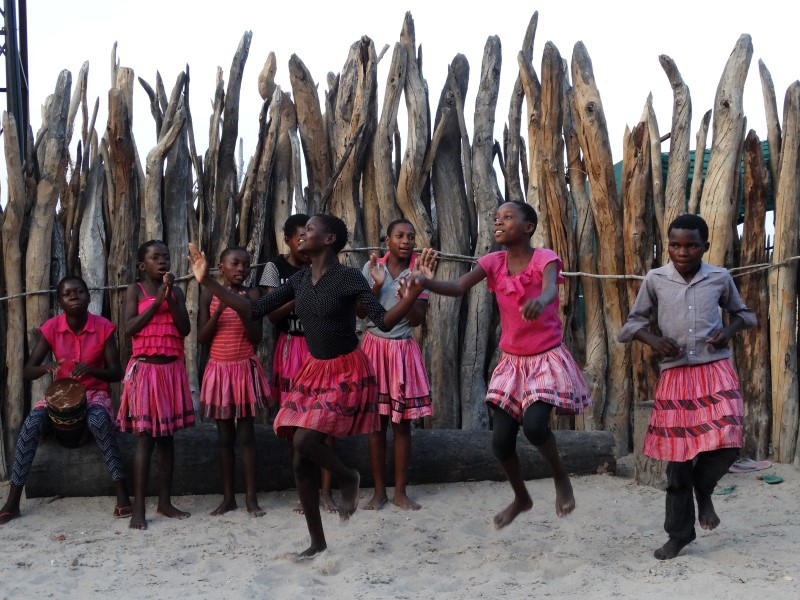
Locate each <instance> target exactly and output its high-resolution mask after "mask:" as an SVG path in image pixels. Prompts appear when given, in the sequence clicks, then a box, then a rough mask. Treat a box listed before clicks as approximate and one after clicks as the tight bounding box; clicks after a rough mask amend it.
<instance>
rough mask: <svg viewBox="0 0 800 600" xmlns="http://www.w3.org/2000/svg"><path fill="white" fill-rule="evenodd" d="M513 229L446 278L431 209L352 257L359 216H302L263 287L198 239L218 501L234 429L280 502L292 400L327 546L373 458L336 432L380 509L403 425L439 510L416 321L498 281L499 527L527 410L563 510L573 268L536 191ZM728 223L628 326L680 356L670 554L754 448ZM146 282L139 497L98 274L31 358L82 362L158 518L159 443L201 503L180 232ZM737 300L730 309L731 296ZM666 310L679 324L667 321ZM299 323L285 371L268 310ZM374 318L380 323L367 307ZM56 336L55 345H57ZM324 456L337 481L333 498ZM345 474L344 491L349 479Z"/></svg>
mask: <svg viewBox="0 0 800 600" xmlns="http://www.w3.org/2000/svg"><path fill="white" fill-rule="evenodd" d="M493 227H494V237H495V241H496V242H497V243H498V245H501V246H504V247H505V250H502V251H498V252H493V253H490V254H488V255H486V256H484V257H482V258H480V259H479V260H478V262H477V265H476V266H475V267H474V268H473V269H472V270H471V271H470V272H468V273H466V274H465V275H463V276H462V277H461V278H459V279H458V280H454V281H442V280H438V279H435V278H434V272H435V269H436V262H437V254H436V252H434V251H432V250H430V249H426V250H423V251H422V252H421V253H420V254H419V255H417V254H416V253H415V252H414V246H415V231H414V227H413V225H412V224H411V223H410V222H409V221H407V220H405V219H399V220H397V221H394V222H393V223H391V224H390V225H389V226H388V227H387V230H386V244H387V247H388V251H387V253H386V254H385V255H384V256H382V257H378V256H377V255H372V256H371V257H370V260H369V262H368V263H367V264H365V265H364V268H363V270H362V271H359V270H358V269H353V268H349V267H346V266H344V265H342V264H340V263H339V261H338V258H337V255H338V254H339V252H340V251H341V250H342V249H343V248H344V246H345V245H346V243H347V239H348V233H347V228H346V226H345V225H344V223H343V222H342V221H341V220H340V219H338V218H336V217H334V216H331V215H327V214H318V215H314V216H313V217H310V218H309V217H306V216H305V215H294V216H292V217H290V219H289V220H288V221H287V222H286V225H285V228H284V236H285V238H284V239H285V241H286V243H287V246H288V248H289V251H288V253H287V254H286V255H284V256H279V257H277V258H276V259H274V260H273V261H271V262H270V263H269V264H268V265H267V267H266V268H265V270H264V274H263V277H262V279H261V282H260V283H261V286H260V288H261V289H258V288H250V287H247V286H246V281H247V279H248V277H249V274H250V256H249V255H248V253H247V252H246V250H244V249H243V248H229V249H227V250H225V251H224V252H223V253H222V256H220V259H219V265H218V268H219V271H220V275H221V279H222V281H221V282H219V281H216V280H215V279H213V278H211V277H210V276H209V264H208V261H207V259H206V257H205V255H204V254H203V253H202V252H200V251H199V250H198V249H197V248H196V247H195V246H194V245H191V244H190V257H189V260H190V262H191V265H192V271H193V274H194V276H195V278H196V279H197V281H198V282H200V284H202V286H203V290H202V294H201V298H200V310H199V315H198V323H197V326H198V341H199V342H200V343H202V344H206V345H209V346H210V359H209V361H208V365H207V366H206V369H205V373H204V376H203V383H202V389H201V412H202V415H203V416H204V417H206V418H213V419H215V420H216V422H217V426H218V432H219V462H220V471H221V476H222V488H223V500H222V503H221V504H220V505H219V506H218V507H217V508H216V509H215V510H214V511H213V512H212V514H213V515H220V514H223V513H225V512H227V511H229V510H232V509H235V508H236V507H237V505H236V499H235V495H234V475H233V473H234V444H235V442H237V441H238V443H239V444H240V447H241V450H242V462H243V468H244V479H245V487H246V496H245V498H246V499H245V502H246V506H247V510H248V512H249V513H250V514H251V515H254V516H261V515H263V514H264V512H263V510H261V508H260V507H259V505H258V500H257V496H256V484H255V468H256V467H255V465H256V456H255V440H254V437H255V433H254V421H255V418H256V417H257V416H258V415H259V414H260V412H261V411H263V410H264V409H265V408H266V407H267V405H269V404H270V403H271V402H272V401H275V402H276V403H277V404H278V406H279V410H278V412H277V415H276V416H275V419H274V429H275V432H276V433H277V434H278V435H279V436H283V437H286V438H287V439H288V440H289V441H290V443H291V446H292V466H293V470H294V474H295V481H296V485H297V490H298V494H299V499H300V509H299V510H300V512H302V513H303V514H304V516H305V519H306V524H307V526H308V531H309V534H310V538H311V544H310V546H309V547H308V548H307V549H305V550H304V551H302V552H300V553H299V554H298V556H299V557H300V558H308V557H312V556H315V555H316V554H318V553H320V552H322V551H323V550H325V549H326V547H327V542H326V539H325V534H324V531H323V527H322V519H321V514H320V501H321V500H322V502H323V506H324V507H325V508H326V509H327V510H331V511H337V512H338V513H339V515H340V518H342V519H343V520H344V519H347V518H349V517H350V516H351V515H352V514H353V512H354V511H355V510H356V508H357V506H358V501H359V481H360V476H359V473H358V471H357V470H356V469H353V468H352V467H350V466H349V465H346V464H344V463H343V462H342V461H341V459H340V458H339V457H338V456H337V454H336V452H335V449H334V446H333V440H334V439H335V438H337V437H344V436H348V435H354V434H368V435H369V452H370V462H371V465H372V470H373V476H374V481H375V491H374V495H373V497H372V498H371V500H369V502H368V503H367V504H366V506H365V507H364V508H366V509H379V508H381V507H382V506H384V505H385V504H386V503H387V502H388V496H387V491H386V478H385V467H386V465H385V463H386V436H387V430H388V427H389V423H391V424H392V430H393V434H394V436H393V438H394V456H395V474H394V480H395V492H394V499H393V501H394V503H395V504H396V505H398V506H400V507H401V508H405V509H419V508H420V506H419V504H418V503H417V502H415V501H414V500H412V499H411V498H409V497H408V495H407V493H406V484H407V474H408V464H409V457H410V452H411V432H410V428H411V421H412V420H414V419H419V418H421V417H425V416H427V415H430V414H431V411H432V408H431V398H430V385H429V383H428V378H427V375H426V373H425V367H424V363H423V360H422V355H421V352H420V349H419V346H418V345H417V342H416V341H415V339H414V337H413V335H412V334H413V328H414V327H415V326H417V325H419V324H420V323H422V322H423V321H424V318H425V310H426V306H427V302H426V300H427V297H428V293H437V294H444V295H450V296H459V295H463V294H465V293H466V292H467V291H468V290H469V289H470V288H471V287H473V286H475V285H476V284H478V283H479V282H480V281H482V280H484V279H486V281H487V284H488V287H489V290H490V291H492V292H494V293H495V295H496V298H497V304H498V308H499V312H500V318H501V325H502V334H501V338H500V343H499V345H500V349H501V351H502V355H501V358H500V360H499V363H498V365H497V367H496V369H495V370H494V372H493V374H492V377H491V380H490V382H489V385H488V393H487V398H486V403H487V406H488V408H489V409H490V411H491V413H492V430H493V433H492V450H493V452H494V454H495V456H496V457H497V459H498V460H499V462H500V464H501V465H502V468H503V470H504V472H505V473H506V475H507V477H508V479H509V482H510V484H511V487H512V490H513V494H514V496H513V500H512V501H511V503H510V504H509V505H508V506H507V507H506V508H504V509H503V510H501V511H500V512H498V513H497V514H496V515H495V517H494V525H495V527H497V528H498V529H499V528H502V527H505V526H507V525H509V524H510V523H511V522H513V521H514V519H515V518H516V517H517V516H518V515H519V514H520V513H521V512H524V511H528V510H530V509H531V508H532V506H533V503H532V500H531V497H530V495H529V494H528V491H527V488H526V486H525V482H524V481H523V479H522V476H521V471H520V467H519V459H518V456H517V453H516V440H517V435H518V432H519V428H520V427H522V430H523V433H524V434H525V436H526V437H527V438H528V440H529V441H530V442H531V443H532V444H534V445H535V446H536V447H537V448H538V449H539V450H540V452H541V453H542V455H543V456H544V458H545V459H546V460H547V462H548V464H549V466H550V467H551V470H552V473H553V480H554V484H555V492H556V503H555V504H556V506H555V508H556V514H557V515H558V516H565V515H568V514H569V513H571V512H572V511H573V510H574V508H575V497H574V495H573V490H572V486H571V483H570V479H569V476H568V474H567V472H566V471H565V470H564V467H563V465H562V463H561V459H560V457H559V452H558V448H557V445H556V439H555V437H554V435H553V433H552V431H551V430H550V427H549V421H550V416H551V413H552V411H553V408H554V407H556V409H557V410H559V411H560V412H564V411H566V412H571V413H580V412H581V411H583V410H584V409H585V408H586V407H587V406H589V405H590V403H591V401H590V399H589V397H588V393H587V388H586V384H585V382H584V380H583V377H582V375H581V372H580V369H579V367H578V366H577V364H576V363H575V361H574V360H573V358H572V356H571V355H570V353H569V351H568V350H567V349H566V347H565V346H564V345H563V343H562V324H561V321H560V319H559V316H558V293H557V286H558V284H559V283H561V282H562V281H563V275H562V274H561V268H562V263H561V260H560V258H559V257H558V256H557V255H556V254H555V253H554V252H553V251H551V250H548V249H544V248H534V247H532V246H531V237H532V235H533V233H534V232H535V230H536V227H537V215H536V212H535V211H534V210H533V208H532V207H530V206H529V205H527V204H525V203H524V202H518V201H509V202H505V203H503V204H502V205H501V206H499V208H498V209H497V212H496V215H495V219H494V224H493ZM708 247H709V244H708V228H707V226H706V224H705V222H704V221H703V220H702V219H701V218H699V217H696V216H693V215H683V216H681V217H679V218H678V219H676V220H675V221H674V222H673V223H672V224H671V225H670V228H669V255H670V259H671V263H670V264H668V265H667V266H665V267H661V268H659V269H655V270H653V271H651V272H650V273H649V274H648V275H647V278H646V279H645V281H644V283H643V285H642V287H641V290H640V292H639V295H638V297H637V300H636V303H635V304H634V306H633V308H632V310H631V314H630V317H629V319H628V322H627V323H626V325H625V326H624V327H623V329H622V330H621V331H620V332H619V340H620V341H621V342H629V341H631V340H634V339H635V340H639V341H641V342H643V343H646V344H649V345H650V346H652V347H653V348H654V349H655V350H656V351H657V352H659V353H660V354H661V355H662V356H663V357H664V359H663V361H662V364H661V367H662V373H661V376H660V378H659V383H658V386H657V389H656V392H655V396H656V407H655V410H654V411H653V416H652V420H651V423H650V427H649V429H648V433H647V437H646V440H645V452H646V453H647V454H648V455H649V456H652V457H654V458H658V459H662V460H667V461H669V466H668V468H667V476H668V488H667V506H666V519H665V530H666V531H667V533H668V535H669V539H668V541H667V543H666V544H664V545H663V546H662V547H661V548H659V549H658V550H656V552H655V556H656V558H659V559H668V558H673V557H675V556H677V554H678V553H679V552H680V550H681V549H682V548H683V547H684V546H685V545H686V544H688V543H689V542H691V541H692V540H694V539H695V531H694V524H695V510H694V501H693V499H692V493H693V492H694V495H695V497H696V499H697V507H698V510H697V515H698V521H699V523H700V526H701V527H702V528H704V529H713V528H714V527H716V526H717V525H718V524H719V517H718V516H717V515H716V513H715V511H714V507H713V504H712V502H711V493H712V491H713V488H714V486H715V485H716V483H717V481H718V480H719V478H720V477H721V476H722V475H723V474H724V473H725V472H726V471H727V469H728V467H729V466H730V465H731V464H732V463H733V461H734V460H735V458H736V455H737V452H738V450H737V449H738V448H739V447H740V446H741V440H742V414H743V409H742V398H741V393H740V392H739V387H738V381H737V379H736V375H735V373H734V371H733V369H732V368H731V365H730V361H729V359H728V357H729V351H728V349H727V344H728V341H729V340H730V338H731V337H732V335H733V334H734V333H735V332H736V331H738V330H740V329H742V328H744V327H752V326H754V325H755V324H756V323H755V318H754V316H753V313H752V312H751V311H749V310H748V309H747V308H746V307H745V306H744V304H743V303H742V301H741V299H740V297H739V295H738V293H737V291H736V287H735V286H734V285H733V282H732V280H731V278H730V275H729V274H728V273H727V271H725V270H724V269H721V268H717V267H711V266H709V265H707V264H706V263H703V262H702V257H703V254H704V252H705V251H706V250H707V249H708ZM137 262H138V265H137V266H138V271H139V275H140V278H139V279H140V280H139V281H138V282H136V283H134V284H131V286H129V288H128V290H127V295H126V306H125V322H124V327H125V331H126V333H127V334H128V335H130V336H131V338H132V342H133V355H132V358H131V360H130V363H129V364H128V366H127V368H126V370H125V375H124V383H123V394H122V399H121V404H120V409H119V412H118V415H117V417H116V424H117V426H118V427H119V429H121V430H123V431H132V432H134V433H135V434H136V435H137V436H138V442H137V447H136V455H135V461H134V502H133V504H131V502H130V499H129V497H128V492H127V489H126V487H125V481H124V475H123V469H122V465H121V461H120V458H119V450H118V449H117V445H116V441H115V439H114V435H113V429H114V427H113V423H114V418H113V414H112V409H111V403H110V399H109V396H108V383H109V382H113V381H118V380H119V379H120V378H121V377H122V371H121V368H120V361H119V354H118V351H117V348H116V344H115V343H114V337H113V335H112V334H113V333H114V331H115V327H114V325H113V324H111V323H110V322H108V321H107V320H106V319H104V318H102V317H98V316H96V315H92V314H90V313H89V312H88V304H89V294H88V289H87V287H86V284H85V283H84V282H83V281H82V280H81V279H80V278H78V277H74V276H68V277H66V278H64V279H63V280H62V281H61V282H60V283H59V284H58V303H59V306H60V307H61V309H62V310H63V313H62V314H60V315H59V316H57V317H54V318H53V319H50V320H49V321H47V322H46V323H45V324H44V325H42V327H41V333H42V336H41V338H40V340H39V342H38V344H37V345H36V347H35V348H34V350H33V351H32V352H31V355H30V358H29V360H28V363H27V364H26V366H25V373H24V375H25V377H26V378H28V379H36V378H39V377H41V376H43V375H45V374H46V373H55V374H56V377H57V378H61V377H73V378H76V379H78V380H79V381H81V383H83V385H84V386H85V388H86V390H87V401H88V405H89V413H88V414H89V428H90V429H91V432H92V434H93V435H94V437H95V440H96V441H97V444H98V446H99V447H100V449H101V451H102V453H103V456H104V458H105V460H106V464H107V466H108V469H109V472H110V473H111V475H112V479H113V480H114V482H115V487H116V492H117V504H116V507H115V509H114V516H115V517H128V516H130V517H131V521H130V527H131V528H135V529H145V528H146V527H147V521H146V518H145V494H146V484H147V478H148V473H149V467H150V459H151V455H152V451H153V449H154V448H158V455H159V499H158V504H157V512H158V513H159V514H162V515H164V516H167V517H171V518H177V519H184V518H186V517H188V516H189V514H188V513H186V512H183V511H181V510H179V509H177V508H176V507H175V506H173V505H172V502H171V497H170V488H171V482H172V469H173V462H174V446H173V434H174V433H175V431H177V430H179V429H182V428H186V427H190V426H192V425H193V423H194V412H193V410H192V402H191V396H190V393H189V383H188V378H187V375H186V369H185V366H184V360H183V359H184V355H183V338H184V337H185V336H186V335H187V334H188V332H189V329H190V326H191V325H190V321H189V316H188V313H187V311H186V306H185V301H184V296H183V293H182V291H181V289H180V288H179V287H178V286H175V285H174V276H173V275H172V274H171V273H170V256H169V251H168V249H167V247H166V246H165V245H164V244H163V243H162V242H159V241H150V242H147V243H145V244H143V245H142V247H141V248H140V249H139V253H138V256H137ZM719 307H722V308H724V309H725V310H726V311H727V312H728V313H729V314H730V315H731V318H730V320H729V324H728V325H727V326H725V327H723V324H722V320H721V318H720V315H719V310H718V308H719ZM654 312H655V313H656V314H657V316H658V324H659V327H660V332H661V335H656V334H655V333H652V332H650V330H649V325H650V316H651V314H653V313H654ZM264 316H268V318H269V319H270V320H271V321H272V322H273V324H274V325H275V327H276V329H277V331H278V332H279V336H278V340H277V344H276V348H275V354H274V358H273V364H272V381H271V382H268V381H267V378H266V376H265V374H264V371H263V369H262V367H261V364H260V362H259V360H258V358H257V356H256V353H255V346H256V345H257V344H258V343H259V341H260V338H261V332H262V327H261V323H260V319H261V318H262V317H264ZM358 317H361V318H363V319H364V321H363V323H364V325H363V326H362V329H365V331H363V335H362V336H361V339H360V338H359V335H358V328H357V318H358ZM50 353H52V356H53V361H52V362H45V359H46V358H47V355H48V354H50ZM48 425H49V423H48V419H47V414H46V411H45V409H44V406H43V403H42V402H40V403H39V404H37V405H36V407H35V408H34V409H33V410H32V411H31V413H30V415H29V416H28V418H27V419H26V420H25V423H24V425H23V428H22V431H21V433H20V436H19V441H18V443H17V450H16V456H15V462H14V469H13V477H12V481H11V489H10V492H9V497H8V500H7V501H6V503H5V505H4V506H3V507H2V508H0V524H4V523H6V522H8V521H10V520H11V519H13V518H15V517H17V516H19V501H20V496H21V492H22V488H23V486H24V483H25V479H26V477H27V474H28V471H29V469H30V465H31V463H32V460H33V454H34V453H35V450H36V444H37V443H38V439H39V437H40V436H41V434H42V433H43V432H44V431H45V430H46V429H47V428H48ZM320 473H322V477H321V479H322V498H321V497H320V485H319V482H320ZM331 478H333V479H335V481H336V482H337V484H338V486H339V490H340V494H341V500H340V502H339V503H338V505H337V504H335V503H334V501H333V498H332V496H331V493H330V480H331Z"/></svg>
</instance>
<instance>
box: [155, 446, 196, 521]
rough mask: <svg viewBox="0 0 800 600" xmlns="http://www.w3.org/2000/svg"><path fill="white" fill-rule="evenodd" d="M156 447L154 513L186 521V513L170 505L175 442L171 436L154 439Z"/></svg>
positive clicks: (187, 515)
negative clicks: (156, 465)
mask: <svg viewBox="0 0 800 600" xmlns="http://www.w3.org/2000/svg"><path fill="white" fill-rule="evenodd" d="M156 445H157V446H158V506H157V507H156V512H157V513H158V514H160V515H164V516H165V517H169V518H170V519H186V518H188V517H189V516H190V514H189V513H188V512H184V511H182V510H178V509H177V508H175V507H174V506H173V505H172V498H171V496H172V471H173V469H174V467H175V441H174V439H173V437H172V436H171V435H166V436H162V437H158V438H156Z"/></svg>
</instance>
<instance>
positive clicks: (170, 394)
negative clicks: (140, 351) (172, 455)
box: [117, 358, 194, 437]
mask: <svg viewBox="0 0 800 600" xmlns="http://www.w3.org/2000/svg"><path fill="white" fill-rule="evenodd" d="M117 425H118V426H119V428H120V430H122V431H132V432H133V433H135V434H137V435H141V434H143V433H146V434H149V435H151V436H153V437H163V436H169V435H172V434H173V433H175V432H176V431H177V430H178V429H185V428H187V427H192V426H193V425H194V408H193V407H192V394H191V391H190V389H189V378H188V376H187V375H186V365H185V364H184V362H183V360H181V359H178V360H175V361H173V362H171V363H167V364H165V365H157V364H153V363H147V362H143V361H141V360H139V359H138V358H131V360H130V362H129V363H128V367H127V369H126V370H125V379H124V381H123V391H122V398H121V399H120V404H119V413H118V414H117Z"/></svg>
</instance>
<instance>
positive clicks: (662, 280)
mask: <svg viewBox="0 0 800 600" xmlns="http://www.w3.org/2000/svg"><path fill="white" fill-rule="evenodd" d="M719 307H722V308H723V309H724V310H725V311H726V312H727V313H728V314H730V315H731V316H734V315H738V316H739V317H740V318H741V319H742V320H743V321H744V324H745V327H748V328H749V327H755V326H756V325H757V324H758V322H757V320H756V316H755V315H754V314H753V311H751V310H750V309H748V308H747V307H746V306H745V304H744V302H742V298H741V296H739V292H738V290H737V289H736V286H735V285H734V283H733V279H732V278H731V276H730V274H729V273H728V271H727V269H723V268H721V267H712V266H711V265H708V264H706V263H704V262H703V263H700V270H699V271H698V272H697V273H696V274H695V276H694V278H693V279H692V281H691V282H690V283H686V281H685V280H684V278H683V276H682V275H681V274H680V273H678V272H677V271H676V270H675V266H674V265H673V264H672V263H669V264H667V265H666V266H663V267H659V268H658V269H653V270H652V271H650V272H649V273H648V274H647V276H646V277H645V279H644V282H643V283H642V287H641V288H640V289H639V294H638V296H636V302H634V304H633V308H632V309H631V312H630V314H629V315H628V320H627V321H626V323H625V325H624V326H623V327H622V329H620V330H619V333H618V334H617V340H618V341H620V342H630V341H632V340H633V336H634V334H635V333H636V332H637V331H639V330H640V329H642V328H643V327H648V326H649V325H650V315H651V314H652V313H653V312H654V311H656V315H657V317H658V326H659V328H660V329H661V334H662V335H663V336H665V337H670V338H672V339H673V340H675V341H676V342H677V343H678V346H680V348H681V354H680V355H679V356H677V357H674V358H673V357H670V358H667V357H665V358H663V359H662V361H661V368H662V369H669V368H672V367H680V366H684V365H701V364H705V363H709V362H713V361H716V360H720V359H723V358H728V357H730V355H731V352H730V349H729V348H715V347H714V346H712V345H711V344H707V343H706V342H705V340H706V339H708V338H710V337H712V336H713V334H714V333H716V332H717V331H719V330H720V329H722V327H723V324H722V317H721V315H720V311H719Z"/></svg>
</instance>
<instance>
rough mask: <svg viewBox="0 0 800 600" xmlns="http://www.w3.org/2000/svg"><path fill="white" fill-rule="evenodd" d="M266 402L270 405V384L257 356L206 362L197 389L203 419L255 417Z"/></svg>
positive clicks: (264, 406)
mask: <svg viewBox="0 0 800 600" xmlns="http://www.w3.org/2000/svg"><path fill="white" fill-rule="evenodd" d="M268 404H272V399H271V398H270V395H269V384H268V383H267V376H266V375H265V374H264V368H263V367H262V366H261V363H260V362H259V361H258V358H257V357H256V356H251V357H250V358H245V359H243V360H234V361H230V362H221V361H216V360H214V359H211V360H209V361H208V364H207V365H206V370H205V373H203V385H202V386H201V388H200V412H201V414H202V415H203V417H204V418H206V419H208V418H211V419H243V418H248V417H255V416H258V415H259V414H260V413H261V412H262V411H263V410H264V409H265V408H266V406H267V405H268Z"/></svg>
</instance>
